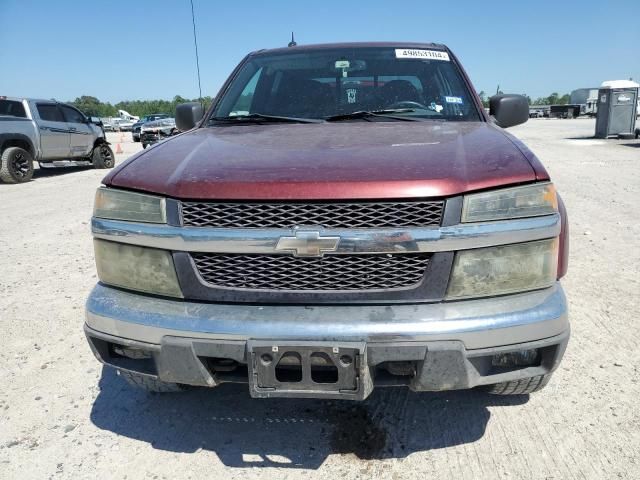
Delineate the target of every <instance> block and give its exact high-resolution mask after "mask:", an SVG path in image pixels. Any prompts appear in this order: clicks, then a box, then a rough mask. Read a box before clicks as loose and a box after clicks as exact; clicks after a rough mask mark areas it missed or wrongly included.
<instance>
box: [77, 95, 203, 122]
mask: <svg viewBox="0 0 640 480" xmlns="http://www.w3.org/2000/svg"><path fill="white" fill-rule="evenodd" d="M212 100H213V99H212V97H203V98H202V103H203V104H204V107H205V109H206V108H209V106H210V105H211V102H212ZM198 101H200V100H199V99H197V98H195V99H188V98H183V97H181V96H180V95H176V96H175V97H173V100H124V101H122V102H118V103H116V104H115V105H112V104H111V103H109V102H101V101H100V100H98V99H97V98H96V97H92V96H89V95H83V96H81V97H78V98H76V99H75V100H74V101H72V102H68V103H69V104H71V105H73V106H74V107H76V108H77V109H79V110H80V111H81V112H83V113H84V114H85V115H88V116H90V117H117V116H118V110H125V111H127V112H129V113H130V114H131V115H135V116H137V117H143V116H145V115H151V114H152V113H168V114H170V115H173V114H174V113H175V111H176V106H177V105H178V104H180V103H185V102H198Z"/></svg>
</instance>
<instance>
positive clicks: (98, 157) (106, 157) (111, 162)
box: [91, 143, 116, 169]
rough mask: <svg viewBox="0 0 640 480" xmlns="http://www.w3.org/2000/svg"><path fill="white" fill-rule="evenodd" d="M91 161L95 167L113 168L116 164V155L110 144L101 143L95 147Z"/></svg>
mask: <svg viewBox="0 0 640 480" xmlns="http://www.w3.org/2000/svg"><path fill="white" fill-rule="evenodd" d="M91 161H92V163H93V168H98V169H104V168H113V167H114V166H115V165H116V156H115V154H114V153H113V150H111V147H110V146H109V145H107V144H106V143H101V144H100V145H98V146H96V147H95V148H94V149H93V154H92V155H91Z"/></svg>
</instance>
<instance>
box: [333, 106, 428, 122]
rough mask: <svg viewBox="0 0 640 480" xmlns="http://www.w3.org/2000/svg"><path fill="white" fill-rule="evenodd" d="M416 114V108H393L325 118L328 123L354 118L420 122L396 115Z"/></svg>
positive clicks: (413, 118)
mask: <svg viewBox="0 0 640 480" xmlns="http://www.w3.org/2000/svg"><path fill="white" fill-rule="evenodd" d="M409 112H415V109H414V108H393V109H386V110H358V111H357V112H351V113H341V114H339V115H331V116H329V117H325V118H324V119H325V120H326V121H327V122H340V121H342V120H352V119H354V118H356V119H357V118H362V119H365V120H366V119H367V118H373V117H381V118H391V119H393V120H403V121H405V122H419V121H420V119H419V118H415V117H404V116H400V115H394V114H396V113H409Z"/></svg>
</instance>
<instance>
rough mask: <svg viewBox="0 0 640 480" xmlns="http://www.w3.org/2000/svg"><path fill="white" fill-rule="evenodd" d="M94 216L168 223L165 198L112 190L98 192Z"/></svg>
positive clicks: (106, 189)
mask: <svg viewBox="0 0 640 480" xmlns="http://www.w3.org/2000/svg"><path fill="white" fill-rule="evenodd" d="M93 216H94V217H99V218H109V219H111V220H129V221H131V222H147V223H167V214H166V209H165V201H164V198H162V197H155V196H153V195H145V194H143V193H133V192H126V191H124V190H115V189H111V188H99V189H98V191H97V192H96V200H95V203H94V206H93Z"/></svg>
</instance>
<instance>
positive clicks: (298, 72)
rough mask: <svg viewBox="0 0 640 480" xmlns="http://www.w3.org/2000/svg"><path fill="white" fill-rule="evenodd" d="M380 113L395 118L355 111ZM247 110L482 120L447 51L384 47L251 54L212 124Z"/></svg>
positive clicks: (316, 115) (286, 114)
mask: <svg viewBox="0 0 640 480" xmlns="http://www.w3.org/2000/svg"><path fill="white" fill-rule="evenodd" d="M381 111H393V115H376V116H375V117H373V116H365V115H361V114H360V112H381ZM355 112H358V113H357V114H356V115H350V114H352V113H355ZM251 115H254V117H253V118H255V116H257V115H264V116H267V115H268V116H273V117H292V118H298V119H305V118H306V119H327V118H330V120H332V121H333V120H335V119H336V117H337V118H338V119H340V120H342V119H348V120H354V121H358V120H360V121H363V120H367V121H371V120H372V118H374V119H375V121H397V120H398V118H397V117H399V116H410V117H412V118H413V119H415V120H455V121H473V120H475V121H478V120H480V114H479V112H478V109H477V108H476V105H475V103H474V102H473V101H472V97H471V95H470V93H469V91H468V89H467V87H466V84H465V82H464V81H463V78H462V75H461V74H460V71H459V69H458V68H457V66H456V65H455V63H454V62H453V61H452V60H451V59H450V58H449V56H448V54H447V53H446V52H444V51H439V50H429V49H426V48H424V49H401V48H390V47H384V48H383V47H358V48H336V49H318V50H314V49H309V50H304V51H298V52H296V51H295V50H294V49H292V51H291V52H289V51H284V52H278V53H264V54H257V55H253V56H251V57H250V58H249V59H248V61H246V62H245V63H244V64H243V65H242V66H241V68H240V70H239V71H238V72H237V74H236V75H235V77H234V79H233V80H232V81H231V83H230V84H229V85H228V87H227V88H226V89H225V92H224V93H223V95H222V97H221V99H220V101H219V103H218V104H217V106H216V108H215V110H214V111H213V112H212V114H211V116H210V123H215V122H218V123H219V124H222V125H228V124H229V122H220V120H221V119H225V118H229V117H247V118H248V119H250V118H251ZM342 116H345V117H342ZM341 117H342V118H341ZM234 123H235V122H234Z"/></svg>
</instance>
